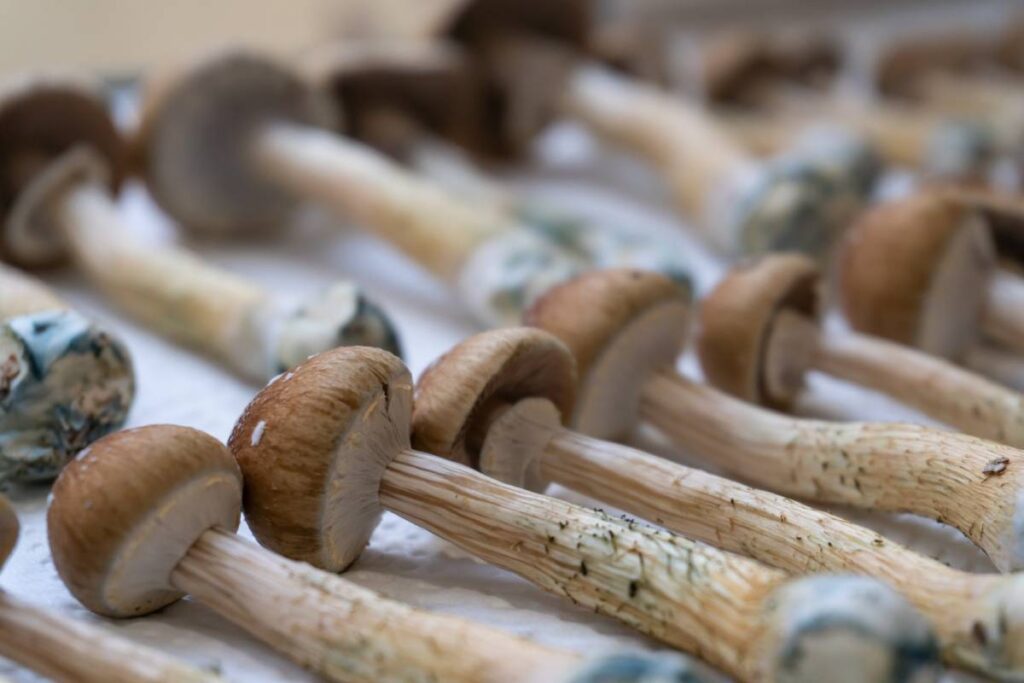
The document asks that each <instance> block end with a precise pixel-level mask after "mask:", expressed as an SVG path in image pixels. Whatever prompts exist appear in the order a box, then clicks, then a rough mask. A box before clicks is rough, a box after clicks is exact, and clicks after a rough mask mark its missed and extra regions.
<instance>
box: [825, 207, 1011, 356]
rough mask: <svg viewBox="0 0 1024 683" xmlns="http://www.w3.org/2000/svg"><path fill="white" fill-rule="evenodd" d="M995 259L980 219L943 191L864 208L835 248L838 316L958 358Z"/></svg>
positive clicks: (975, 322)
mask: <svg viewBox="0 0 1024 683" xmlns="http://www.w3.org/2000/svg"><path fill="white" fill-rule="evenodd" d="M994 258H995V256H994V249H993V246H992V237H991V234H990V231H989V230H988V228H987V226H986V225H985V223H984V220H983V219H982V218H981V216H980V214H979V213H978V212H977V211H975V210H973V209H971V208H970V207H968V206H967V205H965V204H964V203H962V202H959V201H956V200H954V199H952V198H949V197H947V196H945V195H943V194H941V193H938V192H919V193H917V194H915V195H913V196H911V197H908V198H905V199H902V200H898V201H894V202H890V203H887V204H882V205H879V206H877V207H873V208H870V209H868V210H867V211H865V212H864V213H863V214H862V216H861V217H860V218H859V219H858V220H857V221H856V222H855V224H854V225H853V226H852V228H851V230H850V231H849V234H848V235H847V238H846V240H845V243H844V244H843V247H842V250H841V254H840V258H839V271H840V272H839V282H840V285H839V289H840V301H841V304H842V308H843V312H844V313H845V315H846V319H847V320H848V321H849V322H850V325H851V326H853V328H854V329H857V330H859V331H861V332H864V333H867V334H872V335H875V336H879V337H885V338H887V339H892V340H894V341H897V342H900V343H903V344H908V345H912V346H917V347H919V348H921V349H923V350H925V351H927V352H928V353H931V354H934V355H939V356H943V357H947V358H952V359H956V358H959V357H960V356H961V355H962V354H963V353H964V352H965V351H966V350H967V348H968V347H969V346H970V345H971V344H972V343H973V341H974V337H975V335H976V334H977V330H978V329H980V327H979V326H980V316H981V310H982V304H983V301H984V297H985V290H986V286H985V285H986V282H987V278H988V277H989V275H990V273H991V272H992V269H993V268H994V267H995V263H994Z"/></svg>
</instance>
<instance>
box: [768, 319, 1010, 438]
mask: <svg viewBox="0 0 1024 683" xmlns="http://www.w3.org/2000/svg"><path fill="white" fill-rule="evenodd" d="M772 329H773V332H772V334H773V335H776V334H781V335H783V336H784V337H786V336H789V337H800V338H802V339H805V340H807V342H808V344H807V348H808V351H809V357H808V359H807V364H808V365H809V367H811V368H813V369H815V370H819V371H821V372H824V373H826V374H829V375H832V376H834V377H838V378H840V379H844V380H847V381H849V382H853V383H855V384H860V385H862V386H865V387H868V388H870V389H874V390H875V391H878V392H881V393H883V394H888V395H889V396H892V397H893V398H895V399H896V400H898V401H900V402H902V403H904V404H906V405H908V406H911V407H913V408H916V409H917V410H920V411H921V412H922V413H924V414H925V415H928V416H930V417H932V418H934V419H936V420H938V421H939V422H944V423H946V424H948V425H950V426H952V427H956V428H957V430H958V431H961V432H964V433H966V434H971V435H973V436H977V437H981V438H983V439H991V440H993V441H999V442H1000V443H1005V444H1007V445H1010V446H1014V447H1015V448H1021V447H1024V395H1021V394H1020V393H1018V392H1016V391H1013V390H1011V389H1007V388H1006V387H1003V386H1002V385H1000V384H997V383H995V382H992V381H989V380H987V379H985V378H983V377H980V376H979V375H976V374H974V373H972V372H968V371H966V370H963V369H961V368H960V367H958V366H956V365H953V364H952V363H948V362H946V361H944V360H942V359H939V358H936V357H934V356H929V355H928V354H925V353H922V352H920V351H917V350H915V349H911V348H908V347H906V346H903V345H901V344H895V343H893V342H890V341H886V340H883V339H879V338H877V337H869V336H867V335H863V334H859V333H857V332H853V331H850V332H846V333H843V334H841V335H839V334H825V333H822V332H821V330H820V329H819V327H818V325H817V323H815V322H814V321H811V320H809V319H807V318H806V317H804V316H801V315H799V314H797V313H792V312H787V311H782V312H780V313H779V315H778V317H777V318H776V319H775V322H774V324H773V328H772ZM791 348H795V346H794V347H791Z"/></svg>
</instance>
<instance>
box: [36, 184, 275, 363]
mask: <svg viewBox="0 0 1024 683" xmlns="http://www.w3.org/2000/svg"><path fill="white" fill-rule="evenodd" d="M54 211H55V214H56V216H57V218H58V220H59V222H60V225H61V226H62V230H63V232H64V234H65V236H66V238H67V242H68V243H69V245H70V246H71V249H72V251H73V253H74V257H75V259H76V261H77V262H78V264H79V266H80V267H81V268H82V270H83V271H84V272H85V273H86V275H88V277H89V278H90V279H91V280H92V281H93V282H94V283H96V284H97V285H98V286H99V287H100V288H101V289H102V290H103V292H104V293H105V294H106V295H107V296H109V297H110V298H111V299H113V300H114V301H115V302H117V304H118V305H119V306H120V307H121V308H123V309H124V310H126V311H127V312H128V313H129V314H131V315H132V316H134V317H136V318H137V319H139V320H141V321H142V322H143V323H144V324H146V325H147V326H149V327H151V328H153V329H156V330H157V331H159V332H161V333H162V334H165V335H167V336H169V337H171V338H173V339H176V340H178V341H180V342H182V343H184V344H187V345H189V346H191V347H193V348H197V349H201V350H203V351H205V352H207V353H209V354H210V355H212V356H213V357H215V358H217V359H218V360H219V361H221V362H223V363H225V364H226V365H228V366H229V367H231V368H232V369H233V370H235V371H236V372H239V373H241V374H242V375H244V376H246V377H249V378H253V379H257V380H259V381H266V379H267V371H266V366H267V362H268V359H269V356H270V351H269V350H267V349H266V348H265V347H266V346H267V340H265V338H264V331H263V329H262V325H265V324H267V323H268V322H269V320H268V319H267V318H268V317H269V316H268V309H269V306H270V302H269V299H270V297H269V295H268V294H267V293H266V292H264V291H262V290H261V289H260V288H259V287H256V286H255V285H253V284H251V283H249V282H247V281H245V280H243V279H241V278H238V277H235V276H233V275H231V274H230V273H226V272H224V271H221V270H218V269H216V268H213V267H211V266H209V265H207V264H206V263H204V262H203V261H201V260H200V259H198V258H196V257H194V256H192V255H191V254H189V253H187V252H185V251H181V250H176V249H169V248H165V247H162V248H154V247H152V246H150V245H144V244H140V243H139V242H138V241H137V240H136V239H135V238H134V236H133V235H132V231H131V230H130V229H129V228H128V227H127V226H126V225H125V224H124V220H123V218H122V217H121V215H120V211H119V210H118V208H117V206H116V205H115V204H114V202H113V200H112V199H111V198H110V193H109V191H108V190H107V189H106V188H105V187H102V186H101V185H99V184H98V183H95V182H90V181H85V182H79V183H76V184H75V185H73V186H71V187H69V188H68V189H67V190H66V191H64V192H63V193H62V194H60V195H59V196H58V198H57V200H56V204H55V206H54Z"/></svg>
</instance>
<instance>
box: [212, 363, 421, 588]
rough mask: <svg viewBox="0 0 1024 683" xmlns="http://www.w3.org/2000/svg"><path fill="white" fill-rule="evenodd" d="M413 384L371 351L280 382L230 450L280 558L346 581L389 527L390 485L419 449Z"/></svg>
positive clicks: (256, 403) (255, 527)
mask: <svg viewBox="0 0 1024 683" xmlns="http://www.w3.org/2000/svg"><path fill="white" fill-rule="evenodd" d="M411 414H412V377H411V376H410V375H409V371H408V370H407V369H406V367H405V366H404V365H403V364H402V361H401V360H400V359H398V358H397V357H396V356H393V355H392V354H390V353H388V352H386V351H382V350H380V349H375V348H371V347H362V346H349V347H342V348H338V349H334V350H332V351H326V352H324V353H321V354H319V355H317V356H314V357H313V358H311V359H310V360H308V361H306V362H305V363H303V364H302V365H299V366H298V367H297V368H295V369H294V370H293V371H292V372H289V373H287V374H285V375H284V376H282V377H280V378H278V379H277V380H275V381H273V382H271V383H270V384H268V385H267V386H266V387H264V388H263V390H262V391H260V393H259V394H257V395H256V398H254V399H253V400H252V402H251V403H249V405H248V406H247V407H246V409H245V412H244V413H243V414H242V416H241V417H240V418H239V420H238V423H237V424H236V425H235V428H234V431H233V432H232V433H231V438H230V439H228V446H229V447H230V448H231V452H232V453H234V455H235V459H236V460H237V461H238V464H239V465H240V466H241V468H242V473H243V474H244V476H245V517H246V520H247V521H248V522H249V528H250V529H251V530H252V533H253V535H254V536H255V537H256V539H257V540H258V541H259V542H260V543H261V544H262V545H264V546H266V547H267V548H270V549H271V550H273V551H274V552H277V553H280V554H282V555H285V556H286V557H290V558H293V559H297V560H302V561H305V562H309V563H310V564H313V565H315V566H317V567H320V568H322V569H326V570H328V571H334V572H337V571H341V570H342V569H344V568H345V567H347V566H348V565H350V564H351V563H352V562H354V561H355V559H356V558H357V557H358V556H359V554H360V553H361V552H362V550H363V548H364V547H365V546H366V543H367V542H368V541H369V539H370V535H371V534H372V533H373V530H374V528H376V526H377V523H378V521H380V515H381V507H380V502H379V500H378V498H377V491H378V490H379V488H380V480H381V477H382V476H383V474H384V471H385V470H386V469H387V467H388V465H389V464H390V463H391V461H392V460H394V459H395V457H396V456H398V454H399V453H401V452H402V451H403V450H405V449H407V448H409V423H410V418H411Z"/></svg>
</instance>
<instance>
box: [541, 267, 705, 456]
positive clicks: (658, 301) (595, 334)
mask: <svg viewBox="0 0 1024 683" xmlns="http://www.w3.org/2000/svg"><path fill="white" fill-rule="evenodd" d="M689 315H690V296H689V292H688V291H687V290H684V289H683V288H681V287H680V285H679V283H677V282H675V281H673V280H671V279H669V278H667V277H665V276H663V275H660V274H657V273H653V272H648V271H641V270H629V269H616V270H603V271H597V270H595V271H591V272H588V273H584V274H583V275H580V276H579V277H577V278H575V279H573V280H570V281H568V282H566V283H564V284H562V285H559V286H557V287H553V288H552V289H550V290H548V292H547V293H546V294H545V295H544V296H543V297H541V298H540V299H539V300H538V301H537V302H536V303H535V304H534V305H533V307H532V308H531V309H530V310H529V311H528V312H527V313H526V316H525V321H526V323H527V324H528V325H533V326H535V327H539V328H541V329H544V330H546V331H548V332H551V333H552V334H554V335H555V336H556V337H558V338H559V339H561V340H562V341H563V342H564V343H565V344H566V346H568V347H569V349H570V351H572V354H573V356H574V357H575V358H576V367H577V369H578V372H579V377H580V383H579V388H578V393H577V399H576V408H575V412H574V415H573V419H572V422H571V424H572V426H573V427H574V428H575V429H577V430H578V431H580V432H583V433H585V434H590V435H592V436H597V437H600V438H605V439H621V438H623V437H624V436H626V435H628V434H629V433H630V432H631V431H632V429H633V427H634V425H635V423H636V420H637V414H638V410H639V401H640V392H641V389H642V387H643V385H644V383H645V381H646V380H647V379H648V377H649V376H650V375H651V374H653V373H655V372H658V371H660V370H664V369H667V368H672V367H673V366H674V365H675V363H676V360H677V358H678V357H679V354H680V353H681V352H682V350H683V346H684V345H685V343H686V335H687V327H688V321H689Z"/></svg>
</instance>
